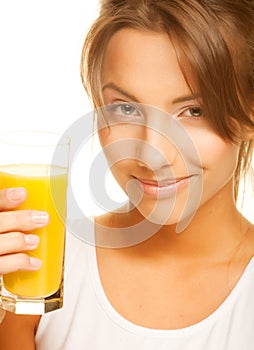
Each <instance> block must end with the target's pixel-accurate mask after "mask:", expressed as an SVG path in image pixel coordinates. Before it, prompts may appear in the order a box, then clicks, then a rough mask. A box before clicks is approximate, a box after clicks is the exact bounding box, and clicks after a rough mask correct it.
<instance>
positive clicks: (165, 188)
mask: <svg viewBox="0 0 254 350" xmlns="http://www.w3.org/2000/svg"><path fill="white" fill-rule="evenodd" d="M192 177H193V175H190V176H185V177H177V178H170V179H163V180H159V181H155V180H150V179H149V180H148V179H142V178H136V177H134V180H136V182H137V184H138V186H139V188H141V189H142V191H143V193H144V194H146V195H148V196H151V197H156V198H167V197H171V196H173V195H174V194H175V193H176V192H178V191H179V190H180V189H182V188H184V187H185V186H186V185H187V184H188V183H189V182H190V179H191V178H192Z"/></svg>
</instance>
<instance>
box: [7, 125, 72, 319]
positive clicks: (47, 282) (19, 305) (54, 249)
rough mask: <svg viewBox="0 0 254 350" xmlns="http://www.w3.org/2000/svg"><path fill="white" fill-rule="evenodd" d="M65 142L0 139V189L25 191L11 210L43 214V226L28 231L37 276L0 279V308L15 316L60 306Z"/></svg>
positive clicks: (42, 137)
mask: <svg viewBox="0 0 254 350" xmlns="http://www.w3.org/2000/svg"><path fill="white" fill-rule="evenodd" d="M69 147H70V140H69V138H68V137H66V138H65V137H63V136H62V137H60V135H57V134H54V133H47V132H29V131H28V132H9V133H5V134H0V154H1V159H0V189H4V188H10V187H25V188H26V190H27V199H26V200H25V202H24V203H23V204H22V205H20V206H19V207H18V208H15V209H14V210H24V209H31V210H39V211H46V212H48V213H49V217H50V220H49V224H48V225H47V226H46V227H44V228H39V229H36V230H33V231H32V232H25V233H33V234H36V235H38V236H39V237H40V243H39V245H38V247H37V248H36V249H35V250H32V251H28V252H27V254H28V255H29V256H31V257H36V258H38V259H40V260H41V261H42V266H41V268H40V269H39V270H37V271H29V272H28V271H16V272H13V273H9V274H6V275H3V276H1V281H0V307H1V308H2V309H4V310H8V311H11V312H14V313H17V314H44V313H46V312H49V311H52V310H55V309H59V308H61V307H62V305H63V278H64V246H65V219H66V206H67V205H66V198H67V178H68V162H69Z"/></svg>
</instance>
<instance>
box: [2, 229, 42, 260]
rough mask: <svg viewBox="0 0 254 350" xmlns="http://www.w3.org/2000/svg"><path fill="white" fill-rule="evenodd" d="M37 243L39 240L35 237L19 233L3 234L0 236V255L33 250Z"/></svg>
mask: <svg viewBox="0 0 254 350" xmlns="http://www.w3.org/2000/svg"><path fill="white" fill-rule="evenodd" d="M39 241H40V238H39V237H38V236H36V235H30V234H23V233H21V232H11V233H4V234H2V235H0V255H3V254H9V253H17V252H20V251H24V250H33V249H35V248H36V247H37V246H38V244H39Z"/></svg>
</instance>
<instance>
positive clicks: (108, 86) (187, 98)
mask: <svg viewBox="0 0 254 350" xmlns="http://www.w3.org/2000/svg"><path fill="white" fill-rule="evenodd" d="M105 89H112V90H115V91H117V92H119V93H120V94H121V95H124V96H126V97H127V98H128V99H129V100H131V101H134V102H137V103H140V102H139V101H138V99H137V98H136V97H135V96H134V95H131V94H129V93H128V92H126V91H124V90H123V89H122V88H120V87H119V86H117V85H116V84H114V83H108V84H106V85H104V86H103V87H102V91H104V90H105ZM198 98H199V96H198V95H193V94H189V95H184V96H179V97H176V98H174V99H173V101H172V104H178V103H182V102H187V101H192V100H196V99H198Z"/></svg>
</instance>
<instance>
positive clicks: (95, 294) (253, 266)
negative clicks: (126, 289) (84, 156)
mask: <svg viewBox="0 0 254 350" xmlns="http://www.w3.org/2000/svg"><path fill="white" fill-rule="evenodd" d="M253 349H254V258H252V259H251V261H250V262H249V264H248V266H247V268H246V269H245V271H244V273H243V275H242V276H241V278H240V280H239V281H238V283H237V285H236V286H235V288H234V289H233V291H232V292H231V293H230V295H229V296H228V297H227V298H226V300H224V302H223V303H222V304H221V305H220V306H219V307H218V308H217V310H216V311H214V312H213V313H212V314H211V315H210V316H209V317H207V318H206V319H204V320H202V321H201V322H198V323H196V324H194V325H192V326H189V327H185V328H182V329H177V330H157V329H149V328H144V327H141V326H138V325H135V324H133V323H131V322H129V321H128V320H126V319H124V318H123V317H122V316H121V315H120V314H119V313H118V312H116V310H115V309H114V308H113V307H112V305H111V304H110V302H109V300H108V299H107V297H106V295H105V293H104V291H103V288H102V285H101V282H100V277H99V274H98V269H97V261H96V250H95V247H94V246H92V245H89V244H87V243H85V242H82V241H81V240H79V239H78V238H76V237H75V236H73V235H72V234H68V235H67V253H66V276H65V294H64V307H63V308H62V309H61V310H58V311H53V312H52V313H49V314H46V315H44V316H42V318H41V321H40V324H39V327H38V331H37V334H36V350H253Z"/></svg>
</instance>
